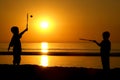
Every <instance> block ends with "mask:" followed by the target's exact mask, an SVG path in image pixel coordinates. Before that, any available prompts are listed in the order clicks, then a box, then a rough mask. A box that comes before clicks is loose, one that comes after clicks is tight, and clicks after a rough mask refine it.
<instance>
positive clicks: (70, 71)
mask: <svg viewBox="0 0 120 80" xmlns="http://www.w3.org/2000/svg"><path fill="white" fill-rule="evenodd" d="M106 76H107V74H105V72H104V71H103V70H102V69H94V68H82V67H42V66H38V65H20V66H13V65H8V64H1V65H0V80H120V68H115V69H111V70H110V72H109V74H108V76H109V77H106ZM106 78H109V79H106Z"/></svg>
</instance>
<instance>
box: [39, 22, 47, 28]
mask: <svg viewBox="0 0 120 80" xmlns="http://www.w3.org/2000/svg"><path fill="white" fill-rule="evenodd" d="M40 27H41V28H43V29H45V28H47V27H48V22H45V21H43V22H41V23H40Z"/></svg>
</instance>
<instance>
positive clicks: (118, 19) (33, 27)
mask: <svg viewBox="0 0 120 80" xmlns="http://www.w3.org/2000/svg"><path fill="white" fill-rule="evenodd" d="M27 13H29V14H30V15H33V18H29V30H28V32H26V33H25V34H24V35H23V37H22V39H21V40H22V41H23V42H43V41H47V42H69V41H72V42H79V38H87V39H95V40H98V41H101V40H102V36H101V34H102V32H104V31H109V32H110V33H111V37H110V39H111V41H112V42H120V37H119V36H120V34H119V31H120V0H0V28H1V29H0V37H1V38H0V42H9V41H10V39H11V37H12V33H11V32H10V28H11V27H12V26H14V25H17V26H18V27H19V30H20V32H21V31H22V30H24V29H25V26H26V15H27ZM42 21H47V22H48V28H46V29H43V28H41V27H40V23H41V22H42Z"/></svg>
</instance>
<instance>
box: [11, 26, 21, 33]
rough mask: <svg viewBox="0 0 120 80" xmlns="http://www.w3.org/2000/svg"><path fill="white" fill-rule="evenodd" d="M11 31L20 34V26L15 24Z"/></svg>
mask: <svg viewBox="0 0 120 80" xmlns="http://www.w3.org/2000/svg"><path fill="white" fill-rule="evenodd" d="M11 32H12V33H13V34H18V33H19V29H18V27H17V26H13V27H12V28H11Z"/></svg>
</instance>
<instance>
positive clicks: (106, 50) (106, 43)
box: [93, 31, 111, 71]
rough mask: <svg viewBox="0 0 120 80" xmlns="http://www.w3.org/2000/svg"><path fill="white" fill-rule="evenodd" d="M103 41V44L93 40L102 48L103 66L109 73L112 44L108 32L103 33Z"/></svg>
mask: <svg viewBox="0 0 120 80" xmlns="http://www.w3.org/2000/svg"><path fill="white" fill-rule="evenodd" d="M102 36H103V40H102V42H101V43H98V42H97V41H96V40H93V42H95V43H96V44H97V45H98V46H100V55H101V60H102V65H103V70H105V71H109V69H110V62H109V61H110V60H109V57H110V50H111V42H110V40H109V37H110V33H109V32H108V31H105V32H103V34H102Z"/></svg>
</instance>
